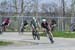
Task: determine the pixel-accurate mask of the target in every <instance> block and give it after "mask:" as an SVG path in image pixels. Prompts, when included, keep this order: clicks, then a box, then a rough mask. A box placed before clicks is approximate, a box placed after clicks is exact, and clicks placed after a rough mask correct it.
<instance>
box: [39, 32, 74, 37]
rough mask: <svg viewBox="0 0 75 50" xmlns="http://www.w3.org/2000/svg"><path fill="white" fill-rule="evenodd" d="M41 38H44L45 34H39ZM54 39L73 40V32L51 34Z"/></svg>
mask: <svg viewBox="0 0 75 50" xmlns="http://www.w3.org/2000/svg"><path fill="white" fill-rule="evenodd" d="M40 35H41V36H46V33H41V34H40ZM53 36H54V37H63V38H75V32H53Z"/></svg>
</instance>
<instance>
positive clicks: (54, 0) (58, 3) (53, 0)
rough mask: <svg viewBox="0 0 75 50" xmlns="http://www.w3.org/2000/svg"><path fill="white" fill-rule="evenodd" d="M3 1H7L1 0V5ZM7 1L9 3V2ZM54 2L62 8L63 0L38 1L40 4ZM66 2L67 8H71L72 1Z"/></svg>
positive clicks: (66, 0) (67, 0)
mask: <svg viewBox="0 0 75 50" xmlns="http://www.w3.org/2000/svg"><path fill="white" fill-rule="evenodd" d="M3 1H5V0H0V3H1V2H3ZM7 1H9V0H7ZM10 1H11V0H10ZM53 2H54V3H56V4H57V5H58V6H60V4H61V0H38V3H53ZM65 2H66V6H67V7H70V5H71V0H65Z"/></svg>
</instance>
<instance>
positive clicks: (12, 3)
mask: <svg viewBox="0 0 75 50" xmlns="http://www.w3.org/2000/svg"><path fill="white" fill-rule="evenodd" d="M59 1H60V2H61V5H60V6H58V4H56V3H55V2H52V3H51V2H50V3H39V2H38V0H9V1H7V0H4V1H3V2H1V3H0V15H21V16H36V15H38V16H72V15H73V14H72V12H73V5H74V4H73V2H72V5H71V6H70V8H68V7H66V4H65V3H66V2H65V0H59Z"/></svg>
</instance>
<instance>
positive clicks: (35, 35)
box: [30, 17, 40, 40]
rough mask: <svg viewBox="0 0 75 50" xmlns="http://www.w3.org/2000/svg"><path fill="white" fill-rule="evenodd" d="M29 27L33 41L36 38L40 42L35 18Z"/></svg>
mask: <svg viewBox="0 0 75 50" xmlns="http://www.w3.org/2000/svg"><path fill="white" fill-rule="evenodd" d="M30 25H31V28H32V35H33V39H34V40H35V39H36V37H37V39H38V40H40V37H39V32H38V30H37V29H38V27H39V23H38V22H37V20H36V18H35V17H33V18H32V20H31V24H30Z"/></svg>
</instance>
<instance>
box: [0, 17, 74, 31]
mask: <svg viewBox="0 0 75 50" xmlns="http://www.w3.org/2000/svg"><path fill="white" fill-rule="evenodd" d="M4 18H6V17H0V24H1V21H2V20H3V19H4ZM9 18H10V19H11V24H10V25H9V27H8V28H7V30H6V31H13V32H15V31H19V29H20V26H21V23H22V21H23V20H27V21H28V23H29V24H30V21H31V19H32V16H24V17H12V16H11V17H9ZM43 18H46V19H47V20H48V22H50V21H51V20H52V19H54V20H55V21H56V22H57V26H56V28H55V31H72V25H73V24H74V23H75V17H37V20H38V21H39V23H40V24H41V20H42V19H43ZM30 30H31V29H30V25H29V26H28V27H27V28H26V31H30Z"/></svg>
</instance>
